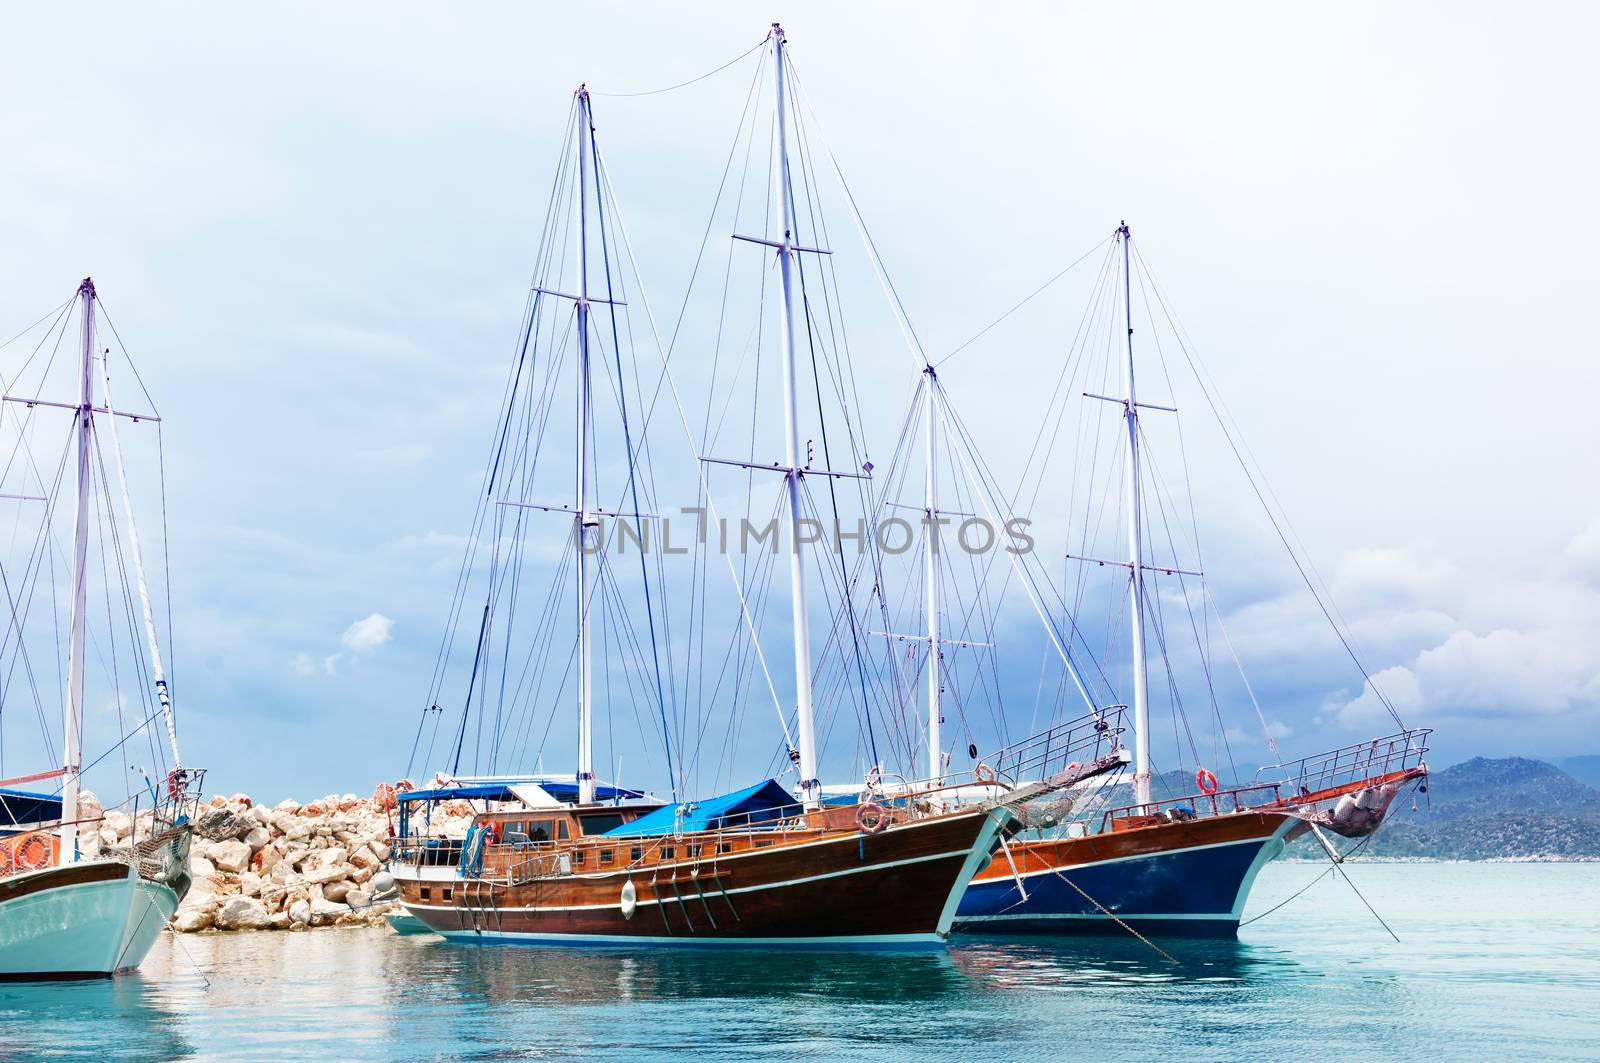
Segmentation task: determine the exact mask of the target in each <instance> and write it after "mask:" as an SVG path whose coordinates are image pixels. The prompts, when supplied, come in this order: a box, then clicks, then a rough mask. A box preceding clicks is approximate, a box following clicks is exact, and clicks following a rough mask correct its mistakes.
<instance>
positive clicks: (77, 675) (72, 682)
mask: <svg viewBox="0 0 1600 1063" xmlns="http://www.w3.org/2000/svg"><path fill="white" fill-rule="evenodd" d="M78 295H79V297H80V298H81V299H82V300H83V364H82V366H81V374H80V380H79V384H80V387H79V399H78V513H77V524H76V526H75V527H74V529H73V533H72V613H71V619H70V621H69V623H68V625H67V698H66V706H65V709H64V714H65V717H66V718H65V720H64V724H65V728H66V740H65V742H64V743H63V750H64V752H63V755H62V767H63V769H65V774H64V775H63V776H62V780H61V818H62V821H63V822H62V825H61V861H62V863H70V862H71V861H73V860H75V859H77V855H78V824H77V819H78V773H79V772H80V771H81V770H82V768H83V750H82V740H81V736H80V734H79V727H80V726H81V724H82V721H83V665H84V661H83V654H84V636H85V634H86V632H87V628H88V623H87V609H86V606H87V604H88V602H87V599H88V596H87V593H86V587H85V579H84V574H85V572H86V571H87V569H88V561H89V505H90V502H91V494H90V484H89V452H90V450H91V448H92V447H93V446H94V440H93V432H94V280H93V278H90V277H85V278H84V279H83V283H82V284H80V285H79V286H78Z"/></svg>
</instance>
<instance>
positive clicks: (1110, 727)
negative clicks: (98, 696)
mask: <svg viewBox="0 0 1600 1063" xmlns="http://www.w3.org/2000/svg"><path fill="white" fill-rule="evenodd" d="M1126 711H1127V707H1126V706H1123V705H1110V706H1107V707H1106V708H1104V709H1101V710H1100V711H1099V712H1092V713H1088V714H1086V715H1083V716H1080V717H1078V718H1077V719H1075V720H1069V721H1068V722H1066V723H1063V724H1057V725H1056V726H1054V727H1052V728H1050V729H1049V730H1048V731H1044V732H1042V733H1040V734H1037V735H1034V736H1033V737H1032V738H1025V739H1023V740H1022V741H1020V742H1016V743H1013V744H1012V745H1009V746H1006V747H1005V748H1004V749H999V750H996V751H995V752H993V753H991V754H989V756H987V757H985V758H983V763H984V764H986V765H988V766H989V767H990V768H991V769H992V770H993V771H994V775H995V778H996V779H997V780H999V781H1001V782H1004V783H1006V784H1007V785H1008V786H1016V785H1017V784H1018V783H1024V782H1037V781H1039V780H1041V779H1046V778H1049V777H1050V776H1052V775H1056V774H1059V773H1060V772H1063V771H1066V770H1067V769H1068V768H1069V767H1071V766H1073V765H1074V764H1082V763H1086V762H1088V761H1092V760H1098V759H1099V758H1100V757H1103V756H1105V755H1106V754H1108V753H1112V752H1114V751H1116V750H1117V749H1118V748H1119V747H1120V746H1121V743H1122V732H1123V730H1124V724H1123V719H1122V718H1123V714H1124V713H1125V712H1126Z"/></svg>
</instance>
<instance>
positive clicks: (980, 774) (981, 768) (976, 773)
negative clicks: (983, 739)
mask: <svg viewBox="0 0 1600 1063" xmlns="http://www.w3.org/2000/svg"><path fill="white" fill-rule="evenodd" d="M972 774H973V777H974V778H976V779H977V780H978V781H979V782H980V783H982V784H983V785H985V786H990V785H993V783H994V769H993V768H991V767H989V765H987V764H985V763H984V762H983V761H981V760H980V761H978V766H977V767H976V768H973V769H972Z"/></svg>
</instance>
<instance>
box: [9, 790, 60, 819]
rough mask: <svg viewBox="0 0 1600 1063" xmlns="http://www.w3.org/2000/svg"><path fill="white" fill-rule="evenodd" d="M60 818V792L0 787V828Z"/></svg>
mask: <svg viewBox="0 0 1600 1063" xmlns="http://www.w3.org/2000/svg"><path fill="white" fill-rule="evenodd" d="M60 818H61V795H60V794H34V793H29V792H28V791H26V790H5V789H0V828H4V827H15V826H17V825H19V824H22V823H51V822H54V821H55V820H58V819H60Z"/></svg>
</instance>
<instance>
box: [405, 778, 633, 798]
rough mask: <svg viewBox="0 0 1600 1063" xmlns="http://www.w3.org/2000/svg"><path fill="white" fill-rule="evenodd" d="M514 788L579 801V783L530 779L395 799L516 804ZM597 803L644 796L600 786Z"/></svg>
mask: <svg viewBox="0 0 1600 1063" xmlns="http://www.w3.org/2000/svg"><path fill="white" fill-rule="evenodd" d="M513 786H537V787H538V788H539V789H541V790H543V791H544V792H545V793H547V794H549V795H550V796H551V797H553V798H555V799H556V800H557V801H565V802H567V803H568V804H572V803H575V802H576V801H577V800H578V784H577V783H576V782H555V781H552V780H538V781H534V780H529V781H526V782H521V781H518V782H487V783H474V784H472V785H469V786H441V787H439V788H438V789H435V790H402V791H401V792H400V793H398V794H396V795H395V797H396V799H397V800H398V801H399V802H400V803H401V804H406V803H407V802H410V801H456V800H463V801H471V800H487V801H515V800H516V799H517V796H516V794H513V793H512V792H511V788H512V787H513ZM594 796H595V800H597V801H617V800H623V799H627V798H637V797H643V796H644V791H642V790H627V789H624V788H622V787H620V786H606V785H604V784H601V783H597V784H596V785H595V788H594Z"/></svg>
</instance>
